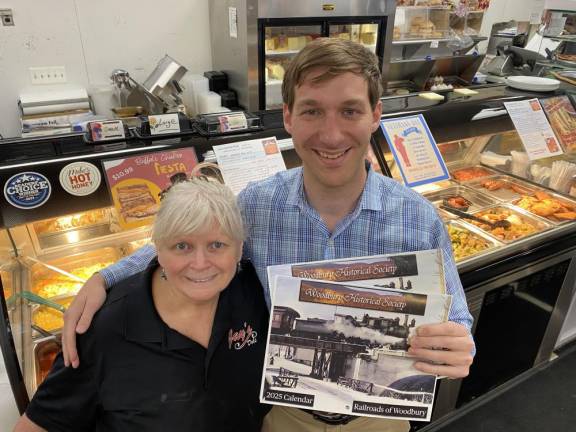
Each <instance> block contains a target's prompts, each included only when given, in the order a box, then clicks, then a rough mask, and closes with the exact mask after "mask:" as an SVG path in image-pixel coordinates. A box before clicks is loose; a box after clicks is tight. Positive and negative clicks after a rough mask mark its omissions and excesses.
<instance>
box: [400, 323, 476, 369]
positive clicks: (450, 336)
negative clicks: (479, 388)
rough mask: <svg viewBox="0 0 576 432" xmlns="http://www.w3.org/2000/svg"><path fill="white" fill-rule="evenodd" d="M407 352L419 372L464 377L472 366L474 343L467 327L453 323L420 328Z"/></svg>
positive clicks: (428, 325) (411, 339)
mask: <svg viewBox="0 0 576 432" xmlns="http://www.w3.org/2000/svg"><path fill="white" fill-rule="evenodd" d="M409 343H410V349H409V350H408V352H409V353H410V354H413V355H414V356H415V357H416V358H417V359H418V360H423V361H417V362H416V363H414V367H415V368H416V369H418V370H419V371H422V372H425V373H430V374H435V375H441V376H447V377H449V378H464V377H465V376H467V375H468V373H469V371H470V365H471V364H472V360H473V358H474V357H473V355H472V351H473V349H474V342H473V341H472V337H471V336H470V332H469V331H468V328H466V327H465V326H463V325H462V324H458V323H455V322H452V321H448V322H444V323H438V324H427V325H422V326H420V327H418V328H417V329H416V336H413V337H411V338H410V341H409Z"/></svg>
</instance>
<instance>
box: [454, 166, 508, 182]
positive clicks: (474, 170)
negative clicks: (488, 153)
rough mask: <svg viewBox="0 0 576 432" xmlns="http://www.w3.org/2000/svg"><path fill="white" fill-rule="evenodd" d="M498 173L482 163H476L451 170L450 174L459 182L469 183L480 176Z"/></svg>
mask: <svg viewBox="0 0 576 432" xmlns="http://www.w3.org/2000/svg"><path fill="white" fill-rule="evenodd" d="M498 174H499V173H498V172H497V171H494V170H493V169H491V168H488V167H485V166H482V165H474V166H469V167H464V168H455V169H453V170H450V175H451V176H452V178H453V179H454V180H456V181H457V182H459V183H467V182H469V181H474V180H476V179H479V178H484V177H490V176H495V175H498Z"/></svg>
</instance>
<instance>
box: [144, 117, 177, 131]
mask: <svg viewBox="0 0 576 432" xmlns="http://www.w3.org/2000/svg"><path fill="white" fill-rule="evenodd" d="M148 122H149V123H150V134H151V135H164V134H172V133H178V132H180V121H179V120H178V114H159V115H151V116H148Z"/></svg>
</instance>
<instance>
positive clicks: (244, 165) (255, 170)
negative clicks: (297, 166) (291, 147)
mask: <svg viewBox="0 0 576 432" xmlns="http://www.w3.org/2000/svg"><path fill="white" fill-rule="evenodd" d="M214 153H215V154H216V160H217V161H218V166H219V167H220V171H221V172H222V177H223V178H224V183H226V185H228V187H229V188H230V189H232V191H233V192H234V193H235V194H238V193H239V192H240V191H241V190H242V189H244V188H245V187H246V185H247V184H248V183H250V182H251V181H256V180H262V179H265V178H266V177H270V176H271V175H273V174H276V173H277V172H280V171H285V170H286V165H285V164H284V159H282V154H281V153H280V148H279V147H278V143H277V142H276V137H270V138H262V139H255V140H250V141H239V142H234V143H231V144H222V145H218V146H214Z"/></svg>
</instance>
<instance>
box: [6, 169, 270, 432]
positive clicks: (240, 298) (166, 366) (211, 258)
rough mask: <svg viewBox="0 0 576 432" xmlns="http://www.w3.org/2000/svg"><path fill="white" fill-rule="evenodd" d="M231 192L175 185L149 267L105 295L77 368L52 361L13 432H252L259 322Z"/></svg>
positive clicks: (261, 409) (263, 316) (261, 337)
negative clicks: (46, 375) (47, 374)
mask: <svg viewBox="0 0 576 432" xmlns="http://www.w3.org/2000/svg"><path fill="white" fill-rule="evenodd" d="M243 239H244V228H243V226H242V218H241V216H240V212H239V210H238V207H237V205H236V200H235V197H234V195H233V194H232V192H231V191H230V190H229V189H228V188H227V187H226V186H224V185H222V184H220V183H218V182H216V181H209V180H206V179H202V178H193V179H191V180H189V181H186V182H182V183H179V184H176V185H174V186H172V187H171V188H170V191H169V192H167V193H166V194H165V196H164V199H163V201H162V204H161V206H160V209H159V212H158V214H157V216H156V220H155V222H154V226H153V234H152V241H153V242H154V244H155V245H156V248H157V251H158V259H157V260H155V261H153V262H152V263H151V264H150V266H149V267H148V268H147V269H146V270H145V271H143V272H141V273H138V274H136V275H135V276H133V277H131V278H129V279H127V280H126V281H124V282H122V283H121V284H119V285H118V286H115V287H114V289H113V290H112V291H111V292H110V295H109V296H108V299H107V301H106V303H105V306H104V307H103V308H102V309H101V311H100V312H99V313H98V315H97V316H96V317H95V321H94V325H92V326H91V328H90V331H88V332H87V333H86V334H84V335H82V336H80V339H79V341H80V342H79V344H80V345H79V348H80V351H81V355H82V359H83V361H82V363H81V364H80V366H79V368H78V369H73V368H66V367H64V363H63V359H62V355H61V354H60V355H59V356H58V357H57V359H56V361H55V363H54V365H53V367H52V370H51V372H50V375H49V376H48V377H47V378H46V380H45V381H44V382H43V383H42V385H41V386H40V387H39V388H38V391H37V392H36V394H35V396H34V398H33V399H32V401H31V403H30V405H29V406H28V409H27V410H26V413H25V414H24V415H23V416H22V418H21V419H20V421H19V423H18V424H17V425H16V428H15V431H17V432H23V431H42V430H59V431H91V430H95V431H100V430H102V431H104V430H105V431H122V432H125V431H160V430H161V431H211V432H212V431H226V430H235V431H259V430H260V427H261V424H262V418H263V417H264V415H265V414H266V412H267V411H268V409H269V408H268V407H267V406H266V405H261V404H260V403H259V402H258V392H259V387H260V381H261V374H262V362H263V358H264V351H265V346H266V330H267V326H268V311H267V308H266V303H265V300H264V295H263V290H262V287H261V285H260V283H259V280H258V277H257V276H256V273H255V271H254V270H253V268H252V267H251V265H249V264H247V263H245V264H244V266H243V267H242V269H240V266H239V261H240V257H241V253H242V241H243Z"/></svg>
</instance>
